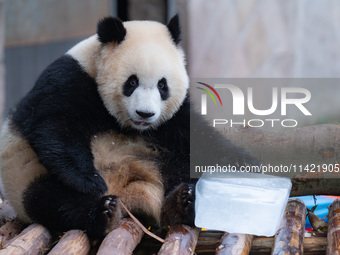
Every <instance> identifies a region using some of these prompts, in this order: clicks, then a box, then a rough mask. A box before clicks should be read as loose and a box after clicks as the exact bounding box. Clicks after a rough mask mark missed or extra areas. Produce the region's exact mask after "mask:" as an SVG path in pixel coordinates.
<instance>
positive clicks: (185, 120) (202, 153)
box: [152, 97, 259, 185]
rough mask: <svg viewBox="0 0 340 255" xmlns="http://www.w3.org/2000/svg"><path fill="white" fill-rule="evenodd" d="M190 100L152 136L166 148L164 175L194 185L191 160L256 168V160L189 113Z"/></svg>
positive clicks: (257, 162) (176, 182) (201, 162)
mask: <svg viewBox="0 0 340 255" xmlns="http://www.w3.org/2000/svg"><path fill="white" fill-rule="evenodd" d="M189 101H190V100H189V97H187V98H186V100H185V102H184V103H183V105H182V106H181V108H180V109H179V110H178V112H177V113H176V114H175V115H174V117H173V118H172V119H171V120H169V121H168V122H167V123H166V125H164V126H161V127H160V129H158V130H157V131H156V132H155V134H152V136H153V139H157V141H158V142H159V143H161V146H162V147H165V148H167V149H168V153H165V155H164V156H163V157H164V160H163V162H165V163H164V167H163V168H164V170H163V175H165V176H167V177H168V178H169V179H171V180H170V181H171V182H172V183H175V184H177V185H178V184H179V182H182V181H184V182H195V180H190V174H189V168H190V157H191V160H192V162H194V163H195V164H197V165H215V164H221V165H229V164H230V165H231V166H237V167H239V166H241V165H259V161H258V160H257V159H256V158H254V157H252V156H251V155H250V154H249V153H248V152H246V151H245V150H244V149H243V148H241V147H238V146H236V145H234V144H233V143H231V142H230V141H229V140H228V139H226V138H225V137H223V136H222V135H220V134H219V133H218V132H217V131H215V130H213V128H212V127H210V126H209V125H208V124H207V123H206V122H205V121H203V119H202V117H201V116H200V115H199V114H197V113H196V112H194V111H192V112H191V111H190V102H189ZM190 115H191V116H190ZM190 120H191V121H190ZM190 141H191V144H190ZM208 148H209V149H210V150H209V149H208ZM209 159H210V160H211V162H209Z"/></svg>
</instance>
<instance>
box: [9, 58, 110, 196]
mask: <svg viewBox="0 0 340 255" xmlns="http://www.w3.org/2000/svg"><path fill="white" fill-rule="evenodd" d="M12 123H13V125H14V127H15V128H16V129H17V130H18V131H19V132H20V134H21V135H22V136H23V137H24V138H25V139H26V140H27V141H28V143H29V144H30V145H31V146H32V148H33V149H34V151H35V152H36V154H37V156H38V159H39V161H40V162H41V163H42V164H43V165H44V166H45V167H46V169H47V170H48V171H49V172H50V173H51V174H52V175H54V176H55V177H56V178H58V179H59V180H60V181H62V182H63V183H65V184H66V185H69V186H71V187H73V188H75V189H76V190H78V191H80V192H85V193H95V194H99V193H103V192H105V190H106V185H105V183H104V181H103V179H102V178H101V177H100V176H99V175H98V174H97V172H96V169H95V167H94V164H93V155H92V152H91V144H90V143H91V138H92V136H93V135H94V134H96V133H98V132H101V131H105V130H107V129H108V128H109V127H108V123H114V120H113V119H112V118H110V116H109V114H108V113H107V111H106V109H105V107H104V106H103V104H102V101H101V99H100V97H99V95H98V92H97V86H96V83H95V81H94V80H93V79H92V78H91V77H89V76H88V75H87V74H86V73H85V72H84V71H83V70H82V68H81V67H80V66H79V64H78V63H77V62H76V61H75V60H74V59H72V58H71V57H69V56H64V57H62V58H60V59H58V60H56V61H55V62H54V63H52V64H51V65H50V66H49V67H48V68H47V69H46V70H45V71H44V72H43V73H42V75H41V76H40V77H39V79H38V81H37V83H36V85H35V87H34V88H33V89H32V90H31V91H30V92H29V94H28V95H27V96H26V97H25V98H24V99H23V100H22V101H21V103H20V104H19V105H18V106H17V109H16V111H15V112H14V113H13V116H12Z"/></svg>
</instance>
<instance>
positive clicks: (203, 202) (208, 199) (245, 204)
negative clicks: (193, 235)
mask: <svg viewBox="0 0 340 255" xmlns="http://www.w3.org/2000/svg"><path fill="white" fill-rule="evenodd" d="M228 176H230V178H229V177H228V178H226V177H213V178H208V177H202V178H201V179H200V180H199V181H198V183H197V185H196V203H195V210H196V217H195V225H196V226H197V227H201V228H206V229H210V230H222V231H226V232H229V233H243V234H253V235H259V236H272V235H274V234H275V233H276V231H277V229H278V228H279V226H280V223H281V219H282V216H283V213H284V210H285V207H286V204H287V201H288V197H289V194H290V190H291V187H292V184H291V181H290V179H289V178H283V177H276V176H270V175H263V174H254V173H233V174H228Z"/></svg>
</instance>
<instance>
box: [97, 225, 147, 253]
mask: <svg viewBox="0 0 340 255" xmlns="http://www.w3.org/2000/svg"><path fill="white" fill-rule="evenodd" d="M143 234H144V232H143V230H142V229H141V228H140V227H139V226H138V225H137V223H136V222H134V221H133V220H132V219H130V218H124V219H123V220H122V221H121V223H120V226H119V227H118V228H116V229H115V230H113V231H111V232H110V233H109V234H107V236H106V237H105V239H104V240H103V242H102V244H101V245H100V247H99V250H98V253H97V255H108V254H124V255H125V254H132V252H133V250H134V249H135V248H136V246H137V244H139V242H140V240H141V239H142V237H143Z"/></svg>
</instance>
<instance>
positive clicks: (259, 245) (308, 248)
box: [251, 236, 327, 254]
mask: <svg viewBox="0 0 340 255" xmlns="http://www.w3.org/2000/svg"><path fill="white" fill-rule="evenodd" d="M273 244H274V237H254V240H253V243H252V246H251V252H254V253H256V252H270V251H271V250H272V247H273ZM326 246H327V238H326V237H314V236H313V237H305V238H304V241H303V252H304V253H306V252H322V253H323V254H325V252H326Z"/></svg>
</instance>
